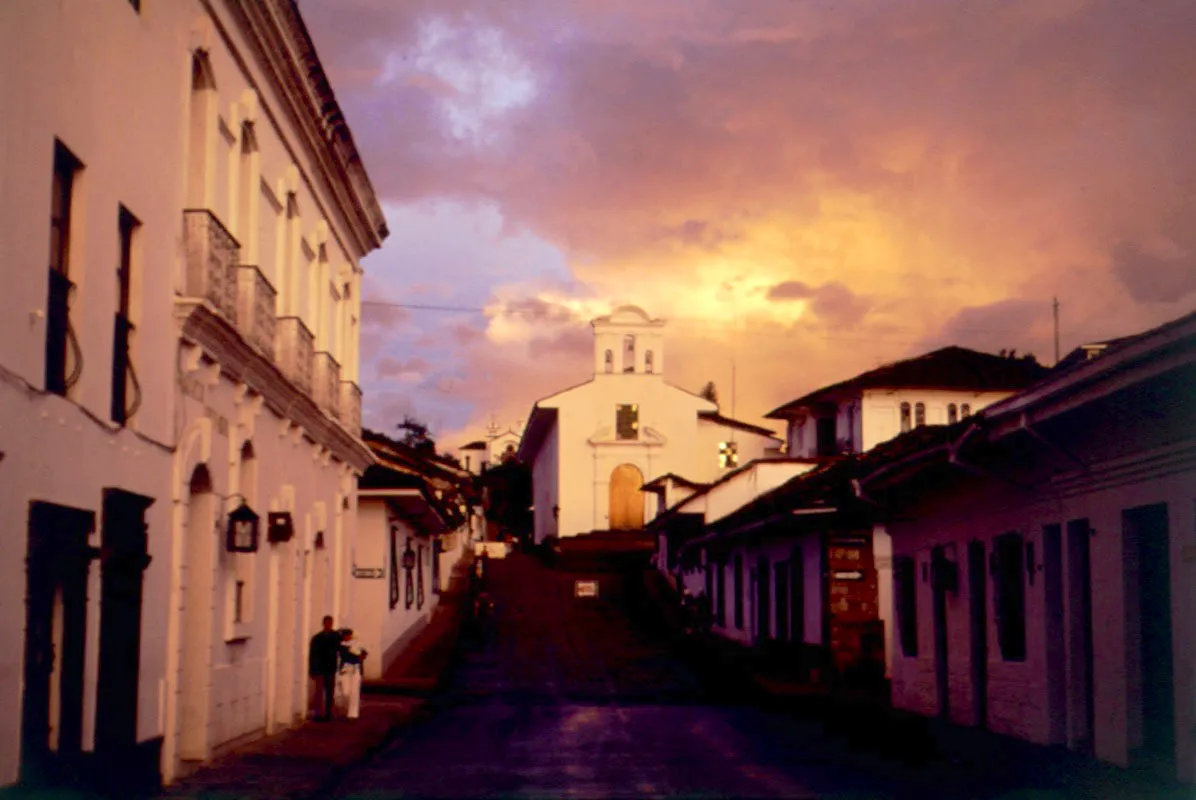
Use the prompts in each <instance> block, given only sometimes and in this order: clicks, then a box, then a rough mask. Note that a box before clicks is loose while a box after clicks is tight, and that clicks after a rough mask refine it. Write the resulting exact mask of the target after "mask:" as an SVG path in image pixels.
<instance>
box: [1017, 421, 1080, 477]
mask: <svg viewBox="0 0 1196 800" xmlns="http://www.w3.org/2000/svg"><path fill="white" fill-rule="evenodd" d="M1018 423H1019V424H1018V428H1019V429H1020V430H1023V431H1025V432H1026V433H1027V434H1029V435H1030V438H1032V439H1033V440H1034V441H1036V442H1038V443H1039V444H1041V445H1042V446H1043V447H1045V448H1047V449H1048V450H1052V451H1054V452H1056V453H1058V454H1059V455H1061V456H1063V457H1064V458H1066V459H1067V460H1068V461H1070V462H1072V463H1073V464H1075V465H1076V466H1078V467H1079V468H1080V469H1082V470H1084V471H1085V472H1088V471H1089V466H1088V464H1087V462H1085V461H1084V460H1083V459H1081V458H1080V457H1079V456H1077V455H1076V454H1075V453H1072V452H1071V451H1070V450H1068V449H1067V448H1066V447H1064V446H1063V445H1061V444H1059V443H1058V442H1055V441H1053V440H1051V439H1048V438H1047V437H1046V436H1043V435H1042V433H1041V432H1040V431H1039V430H1038V429H1037V428H1035V427H1034V426H1033V425H1031V424H1030V419H1029V415H1027V414H1026V413H1024V412H1023V413H1022V415H1021V418H1020V419H1019V420H1018Z"/></svg>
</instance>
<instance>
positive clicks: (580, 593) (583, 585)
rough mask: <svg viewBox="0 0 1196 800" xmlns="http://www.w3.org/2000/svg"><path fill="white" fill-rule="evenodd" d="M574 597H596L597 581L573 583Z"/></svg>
mask: <svg viewBox="0 0 1196 800" xmlns="http://www.w3.org/2000/svg"><path fill="white" fill-rule="evenodd" d="M573 596H574V597H597V596H598V581H573Z"/></svg>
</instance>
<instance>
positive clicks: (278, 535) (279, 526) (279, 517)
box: [266, 511, 295, 544]
mask: <svg viewBox="0 0 1196 800" xmlns="http://www.w3.org/2000/svg"><path fill="white" fill-rule="evenodd" d="M267 519H268V528H267V530H266V538H267V539H269V541H270V543H271V544H278V543H280V542H289V541H291V537H292V536H294V535H295V525H294V523H293V522H292V521H291V512H289V511H271V512H270V513H269V515H268V517H267Z"/></svg>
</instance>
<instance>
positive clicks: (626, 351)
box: [623, 336, 635, 372]
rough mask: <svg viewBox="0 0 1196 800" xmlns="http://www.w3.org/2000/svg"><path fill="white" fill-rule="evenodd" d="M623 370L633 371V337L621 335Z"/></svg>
mask: <svg viewBox="0 0 1196 800" xmlns="http://www.w3.org/2000/svg"><path fill="white" fill-rule="evenodd" d="M623 371H624V372H635V337H634V336H624V337H623Z"/></svg>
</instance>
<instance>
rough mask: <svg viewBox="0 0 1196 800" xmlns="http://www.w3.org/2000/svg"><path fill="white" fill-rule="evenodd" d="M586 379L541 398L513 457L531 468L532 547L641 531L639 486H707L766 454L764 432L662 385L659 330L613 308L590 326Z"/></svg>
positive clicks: (773, 446) (772, 441)
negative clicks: (673, 478) (678, 480)
mask: <svg viewBox="0 0 1196 800" xmlns="http://www.w3.org/2000/svg"><path fill="white" fill-rule="evenodd" d="M591 325H592V326H593V328H594V375H593V377H592V378H591V379H590V380H588V381H586V382H585V383H583V384H581V385H580V386H574V387H573V388H571V389H565V390H563V391H561V392H558V393H556V394H553V395H550V396H548V397H545V398H542V399H541V400H539V401H537V402H536V404H535V406H533V408H532V411H531V414H530V416H529V417H528V420H527V425H526V426H525V428H524V432H523V437H522V441H521V443H520V446H519V451H518V457H519V459H520V460H521V461H523V462H524V463H526V464H529V465H530V466H531V469H532V483H533V490H532V491H533V498H532V502H533V504H534V512H535V540H536V542H537V543H539V542H542V541H544V539H545V538H547V537H550V536H558V537H569V536H578V535H583V534H587V533H590V532H592V531H605V530H635V529H639V528H642V527H643V526H644V518H645V510H646V503H647V502H648V500H649V499H651V500H653V501H655V500H656V498H655V496H654V495H650V494H646V493H645V492H642V491H640V490H641V488H642V487H643V485H644V484H645V483H646V482H649V481H652V480H654V479H655V478H658V477H661V476H664V475H668V474H673V475H680V476H682V477H684V478H685V479H687V480H689V481H692V482H695V483H710V482H713V481H715V480H717V479H718V478H719V477H721V476H722V475H724V474H726V473H727V472H728V471H730V470H731V469H733V468H735V467H736V466H738V465H742V464H746V463H747V462H749V461H752V460H754V459H759V458H764V457H765V456H766V455H768V454H770V453H775V452H776V451H777V449H778V447H779V446H780V444H781V442H780V440H779V439H777V438H776V437H774V436H773V435H772V432H771V431H769V430H766V429H764V428H760V427H757V426H755V425H749V424H747V423H744V422H739V421H736V420H733V419H729V418H727V417H724V416H722V415H721V414H719V410H718V404H717V403H715V402H713V401H710V400H707V399H705V398H704V397H700V396H699V395H696V394H693V393H691V392H687V391H685V390H684V389H679V388H677V387H676V386H673V385H672V384H670V383H668V382H667V381H666V380H665V375H666V372H665V366H666V361H665V349H664V344H665V342H664V327H665V322H664V321H663V320H659V319H653V318H651V317H649V316H648V315H647V314H646V313H645V312H644V311H643V310H642V309H640V308H637V307H636V306H620V307H619V308H617V309H615V310H614V312H613V313H611V314H610V315H609V316H605V317H599V318H598V319H595V320H594V321H593V322H591Z"/></svg>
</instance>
